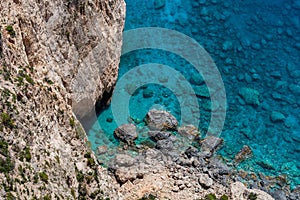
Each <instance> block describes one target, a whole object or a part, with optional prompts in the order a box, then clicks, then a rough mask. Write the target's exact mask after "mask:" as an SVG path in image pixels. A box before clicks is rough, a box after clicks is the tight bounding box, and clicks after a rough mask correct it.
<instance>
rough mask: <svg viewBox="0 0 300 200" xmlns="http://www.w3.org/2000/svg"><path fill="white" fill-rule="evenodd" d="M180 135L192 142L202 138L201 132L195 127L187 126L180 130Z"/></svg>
mask: <svg viewBox="0 0 300 200" xmlns="http://www.w3.org/2000/svg"><path fill="white" fill-rule="evenodd" d="M178 133H179V134H180V135H182V136H185V137H187V138H188V139H190V140H194V139H195V138H197V137H200V136H201V135H200V131H199V130H198V128H197V127H195V126H194V125H186V126H182V127H179V128H178Z"/></svg>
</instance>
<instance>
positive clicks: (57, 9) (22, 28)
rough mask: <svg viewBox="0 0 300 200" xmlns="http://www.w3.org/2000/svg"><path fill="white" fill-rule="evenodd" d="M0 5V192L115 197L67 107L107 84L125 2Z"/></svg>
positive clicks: (88, 103)
mask: <svg viewBox="0 0 300 200" xmlns="http://www.w3.org/2000/svg"><path fill="white" fill-rule="evenodd" d="M0 11H1V12H0V19H1V22H0V28H1V37H0V58H1V59H0V66H1V67H0V72H1V73H0V98H1V105H0V115H1V116H0V133H1V134H0V140H1V141H0V154H1V155H0V162H1V167H0V172H1V173H0V198H1V199H4V198H5V197H11V196H14V197H18V198H20V199H31V198H33V197H35V198H36V199H40V198H44V199H45V198H46V199H47V198H50V199H54V198H61V199H67V198H70V199H72V198H75V199H79V198H80V197H85V198H87V199H89V198H94V197H96V196H98V197H101V198H102V197H104V196H111V195H113V196H114V197H115V198H117V196H118V194H117V192H116V190H115V185H116V184H115V180H114V179H112V178H110V176H108V175H107V172H106V171H105V170H103V169H102V168H101V167H99V166H98V165H97V164H96V163H95V162H96V160H95V159H94V156H93V154H92V153H89V151H90V149H89V142H88V141H87V138H86V135H85V133H84V131H83V129H82V126H81V124H80V123H79V122H78V121H77V119H76V117H75V115H74V114H73V113H75V114H76V115H77V116H78V117H82V116H85V115H86V114H88V113H89V112H91V111H93V106H94V105H95V102H96V101H97V100H98V99H99V98H101V96H102V94H103V92H104V91H110V90H111V89H112V88H113V86H114V84H115V81H116V79H117V73H118V64H119V57H120V51H121V43H122V30H123V25H124V16H125V3H124V2H123V1H122V0H113V1H110V0H105V1H104V0H53V1H48V0H44V1H41V0H27V1H22V0H5V1H1V2H0ZM108 193H109V194H110V195H108Z"/></svg>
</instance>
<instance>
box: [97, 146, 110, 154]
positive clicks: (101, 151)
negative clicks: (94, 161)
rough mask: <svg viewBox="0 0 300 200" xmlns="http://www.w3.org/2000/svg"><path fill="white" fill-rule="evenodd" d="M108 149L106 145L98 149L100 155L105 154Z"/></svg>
mask: <svg viewBox="0 0 300 200" xmlns="http://www.w3.org/2000/svg"><path fill="white" fill-rule="evenodd" d="M107 150H108V148H107V146H105V145H102V146H99V147H97V152H98V154H100V155H101V154H105V153H106V152H107Z"/></svg>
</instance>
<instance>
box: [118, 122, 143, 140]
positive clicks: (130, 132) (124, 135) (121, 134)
mask: <svg viewBox="0 0 300 200" xmlns="http://www.w3.org/2000/svg"><path fill="white" fill-rule="evenodd" d="M114 134H115V135H116V137H117V138H119V139H120V140H122V141H123V142H125V143H127V144H133V143H134V140H135V139H136V138H137V137H138V133H137V131H136V126H135V125H134V124H123V125H121V126H119V127H118V128H116V129H115V131H114Z"/></svg>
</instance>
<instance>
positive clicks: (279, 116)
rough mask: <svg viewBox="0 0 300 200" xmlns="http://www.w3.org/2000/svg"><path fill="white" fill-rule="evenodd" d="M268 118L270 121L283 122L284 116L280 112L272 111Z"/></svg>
mask: <svg viewBox="0 0 300 200" xmlns="http://www.w3.org/2000/svg"><path fill="white" fill-rule="evenodd" d="M270 119H271V121H272V122H274V123H276V122H283V121H284V120H285V116H284V115H283V114H282V113H281V112H277V111H272V113H271V116H270Z"/></svg>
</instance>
